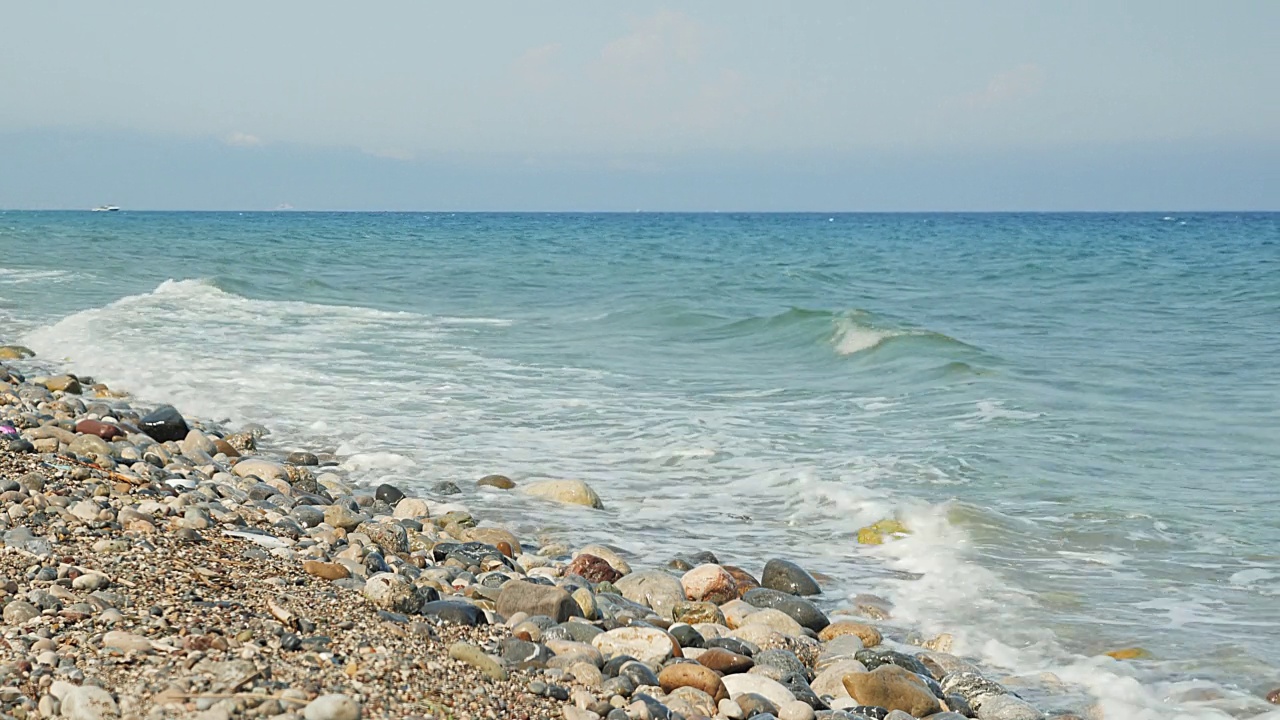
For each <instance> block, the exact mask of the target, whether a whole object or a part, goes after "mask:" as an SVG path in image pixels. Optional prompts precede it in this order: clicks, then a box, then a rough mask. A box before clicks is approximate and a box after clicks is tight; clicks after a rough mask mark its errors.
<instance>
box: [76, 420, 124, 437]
mask: <svg viewBox="0 0 1280 720" xmlns="http://www.w3.org/2000/svg"><path fill="white" fill-rule="evenodd" d="M76 432H78V433H80V434H81V435H97V436H98V437H100V438H102V439H103V440H114V439H115V438H117V437H120V436H121V435H124V431H123V430H121V429H120V428H118V427H116V426H115V425H109V424H107V423H104V422H98V421H97V420H81V421H80V422H78V423H76Z"/></svg>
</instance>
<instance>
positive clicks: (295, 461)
mask: <svg viewBox="0 0 1280 720" xmlns="http://www.w3.org/2000/svg"><path fill="white" fill-rule="evenodd" d="M284 461H285V462H287V463H289V464H290V465H302V466H306V467H314V466H316V465H319V464H320V458H318V457H316V456H315V454H314V453H309V452H305V451H303V450H297V451H294V452H291V453H289V455H288V456H287V457H285V459H284Z"/></svg>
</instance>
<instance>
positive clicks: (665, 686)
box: [658, 662, 729, 702]
mask: <svg viewBox="0 0 1280 720" xmlns="http://www.w3.org/2000/svg"><path fill="white" fill-rule="evenodd" d="M658 684H659V685H660V686H662V691H663V692H667V693H669V692H671V691H672V690H675V689H676V688H681V687H692V688H696V689H698V690H701V691H702V692H704V693H706V694H707V695H709V696H711V698H712V699H713V700H715V701H716V702H720V701H721V700H723V699H724V698H727V697H729V691H728V690H727V689H725V686H724V683H723V682H722V681H721V680H720V676H719V675H718V674H716V672H715V670H712V669H711V668H709V667H706V666H703V665H699V664H697V663H688V662H681V663H675V664H673V665H668V666H666V667H664V668H662V672H660V673H658Z"/></svg>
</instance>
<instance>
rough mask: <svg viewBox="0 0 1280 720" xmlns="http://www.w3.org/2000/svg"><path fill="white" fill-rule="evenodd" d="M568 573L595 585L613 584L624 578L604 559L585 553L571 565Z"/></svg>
mask: <svg viewBox="0 0 1280 720" xmlns="http://www.w3.org/2000/svg"><path fill="white" fill-rule="evenodd" d="M568 572H570V573H572V574H574V575H580V576H582V577H583V578H585V579H587V580H589V581H590V582H593V583H601V582H610V583H611V582H613V581H615V580H617V579H618V578H620V577H622V573H620V572H618V571H617V570H614V569H613V566H611V565H610V564H609V563H608V562H607V561H605V559H604V558H600V557H596V556H595V555H588V554H586V553H583V554H581V555H579V556H578V557H576V558H574V559H573V562H572V563H569V568H568Z"/></svg>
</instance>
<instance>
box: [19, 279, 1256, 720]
mask: <svg viewBox="0 0 1280 720" xmlns="http://www.w3.org/2000/svg"><path fill="white" fill-rule="evenodd" d="M494 320H498V319H494ZM490 327H492V328H498V329H500V328H501V327H503V323H502V322H501V321H498V322H490V321H488V320H484V319H482V320H479V321H477V322H474V323H471V322H454V321H452V320H441V319H439V318H433V317H429V316H424V315H420V314H414V313H405V312H385V311H379V310H371V309H365V308H351V307H337V306H327V305H316V304H310V303H303V302H290V301H262V300H252V299H248V298H243V297H240V296H237V295H234V294H231V293H226V292H223V291H222V290H220V289H218V288H217V287H216V286H214V285H213V284H211V283H209V282H206V281H200V280H179V281H168V282H165V283H163V284H161V285H160V286H159V287H157V288H156V290H155V291H153V292H151V293H146V294H143V295H137V296H131V297H127V298H123V299H121V300H119V301H117V302H114V303H112V304H110V305H107V306H105V307H102V308H97V309H93V310H87V311H84V312H80V313H76V314H74V315H72V316H70V317H67V318H64V319H63V320H61V321H59V322H57V323H55V324H53V325H51V326H48V327H45V328H41V329H38V330H36V331H34V332H32V333H30V334H29V335H28V336H27V337H26V338H25V340H26V344H29V345H31V346H32V347H33V348H34V349H36V351H37V352H38V353H40V354H41V355H43V356H47V357H68V358H70V361H71V366H72V369H73V370H75V371H77V372H82V373H86V374H92V375H95V376H98V377H99V378H101V379H103V380H105V381H107V382H109V383H111V384H113V385H118V386H122V387H125V388H128V389H130V390H132V391H134V392H135V393H136V394H138V395H139V396H140V397H141V398H143V399H144V400H149V401H153V402H157V401H166V402H174V403H175V404H176V405H178V407H179V408H180V409H181V410H183V411H184V412H188V413H192V414H195V415H199V416H203V417H224V416H226V415H228V414H230V415H231V416H232V417H233V419H234V420H236V421H237V422H245V421H257V422H264V423H266V424H268V425H270V426H272V427H273V428H275V429H277V430H278V431H280V432H279V433H278V435H277V436H273V437H281V438H286V439H287V441H288V442H293V441H294V440H295V439H296V441H297V445H299V446H308V447H315V448H321V447H326V446H327V447H329V448H333V449H335V450H336V451H337V452H339V453H340V454H343V455H347V456H349V457H347V460H346V466H345V469H346V470H348V471H350V472H351V473H352V474H353V476H354V477H356V478H357V479H360V480H363V481H366V482H373V481H377V480H382V479H387V480H394V479H399V480H402V481H404V482H406V483H409V484H410V485H417V486H419V487H421V486H422V485H424V484H427V483H429V482H430V481H433V480H435V479H458V478H464V477H471V478H472V479H474V478H475V477H478V476H479V475H481V474H487V473H489V472H503V471H506V470H507V469H508V468H519V469H521V470H523V471H524V473H525V476H526V477H527V476H532V475H535V474H537V475H540V476H547V477H580V478H583V479H586V480H588V481H589V482H593V483H599V485H600V486H601V487H602V488H607V489H608V496H607V497H606V506H607V508H608V509H607V510H606V511H604V512H601V513H589V514H584V513H577V514H574V515H573V516H572V518H573V520H572V523H565V524H566V525H572V526H573V527H575V528H577V527H581V528H583V530H582V532H583V533H584V534H585V535H587V536H592V535H594V536H595V537H599V536H600V534H601V533H608V534H609V535H610V536H611V537H614V538H617V541H618V543H619V544H621V545H623V546H624V547H625V548H626V549H628V550H630V551H632V552H636V553H638V554H641V555H643V554H644V553H646V552H658V551H660V550H664V549H665V551H669V549H670V543H672V542H685V543H687V545H688V548H686V549H689V548H696V547H698V546H700V545H703V544H704V543H707V542H709V541H710V539H711V538H714V543H715V546H716V547H717V548H719V547H731V548H734V549H735V552H737V553H739V555H738V557H735V558H734V560H736V561H739V562H741V563H747V562H750V563H754V564H755V565H756V566H758V565H759V563H761V562H762V561H763V560H764V559H766V558H767V557H769V556H773V555H775V554H778V553H779V552H782V551H783V550H784V549H787V548H789V549H791V550H792V551H795V552H804V553H806V557H807V558H811V561H812V562H813V564H814V566H815V568H817V569H822V570H824V571H829V572H833V571H838V572H857V571H858V570H859V568H860V567H861V565H860V564H858V563H857V562H855V561H856V560H857V559H859V558H864V557H869V558H875V559H878V560H879V561H880V562H881V563H883V565H877V566H876V567H874V568H867V569H866V570H865V571H866V572H868V573H877V572H882V570H881V568H887V569H888V570H889V571H892V573H895V575H891V576H889V577H885V576H883V575H876V576H875V577H876V580H875V584H874V586H873V591H875V592H878V593H884V594H886V595H888V596H889V597H890V598H891V599H892V600H893V601H894V603H895V617H896V618H898V619H899V620H901V621H904V622H907V623H913V624H918V625H919V626H920V627H922V628H923V629H924V630H925V631H926V632H930V633H934V632H950V633H952V634H953V635H954V636H955V638H956V649H957V650H958V651H959V652H961V653H972V654H974V655H976V656H977V657H979V658H980V659H982V660H983V661H984V662H985V663H987V664H988V665H990V666H992V667H994V668H997V669H1000V668H1003V669H1005V670H1006V671H1010V672H1021V673H1038V672H1042V671H1044V672H1053V673H1055V674H1057V675H1058V676H1059V677H1061V678H1062V679H1063V680H1065V681H1067V682H1068V683H1072V684H1074V685H1076V686H1079V687H1083V688H1085V690H1086V691H1087V692H1088V694H1089V696H1090V697H1092V698H1093V699H1094V700H1096V702H1097V703H1098V705H1099V706H1100V707H1101V708H1102V709H1103V711H1104V713H1105V715H1104V716H1105V717H1107V718H1134V719H1136V720H1148V719H1150V720H1155V718H1161V719H1162V720H1163V719H1164V718H1184V719H1186V720H1192V719H1194V720H1209V719H1217V718H1224V717H1226V715H1224V714H1223V712H1222V711H1221V709H1216V708H1210V707H1197V706H1194V704H1192V703H1172V702H1169V701H1166V699H1165V697H1164V695H1165V694H1166V693H1167V688H1165V687H1164V686H1162V685H1159V684H1158V683H1155V684H1153V683H1145V684H1144V681H1142V680H1141V679H1140V678H1136V677H1133V676H1132V675H1130V674H1127V673H1129V672H1130V668H1128V667H1127V666H1125V665H1123V664H1119V663H1116V662H1115V661H1112V660H1110V659H1109V658H1085V657H1081V656H1078V655H1073V654H1071V653H1069V652H1067V651H1065V650H1064V649H1062V647H1061V645H1060V643H1059V641H1058V639H1057V638H1056V637H1055V636H1054V635H1053V633H1052V632H1051V631H1050V630H1049V629H1048V628H1047V627H1044V626H1043V625H1038V624H1036V623H1035V622H1033V621H1032V620H1030V619H1032V618H1036V617H1039V616H1042V615H1043V612H1042V610H1041V609H1040V608H1038V607H1037V602H1038V601H1037V598H1035V597H1034V596H1032V595H1031V594H1030V593H1029V592H1028V591H1026V590H1023V589H1020V588H1019V587H1016V586H1014V585H1011V584H1010V583H1009V582H1008V581H1007V580H1006V579H1005V578H1002V577H1001V576H1000V575H999V574H997V573H996V572H994V571H992V570H988V569H986V568H985V567H983V566H981V565H979V564H978V563H977V562H975V561H974V557H973V553H974V550H973V540H972V538H971V537H970V535H969V533H968V532H967V531H966V530H965V529H964V528H963V527H961V526H958V525H955V524H953V523H951V522H950V521H949V520H948V514H949V512H950V510H951V509H952V508H951V507H950V506H948V505H946V504H943V505H931V504H928V503H924V502H921V501H914V500H910V499H906V498H903V497H901V496H899V495H897V494H895V493H894V492H892V491H891V490H889V489H886V485H887V484H888V483H886V482H884V481H886V480H890V479H894V478H899V477H902V475H903V473H904V468H906V469H909V470H910V473H911V477H912V478H913V479H915V480H920V479H928V478H930V477H932V475H931V473H932V474H934V475H937V481H939V482H940V481H943V480H955V479H956V478H954V477H951V476H950V475H948V473H947V472H945V471H942V470H939V469H938V468H933V469H932V470H929V468H931V467H932V466H931V465H930V464H929V462H928V459H929V458H928V457H927V455H928V454H927V453H926V454H925V455H926V457H925V458H924V459H921V458H918V457H917V458H901V457H898V456H894V455H890V454H886V453H880V454H875V453H872V452H866V453H864V454H850V455H849V456H843V457H841V458H840V467H841V474H840V475H838V476H833V475H832V473H831V472H830V469H829V468H824V467H820V466H819V465H817V464H816V463H813V464H811V463H808V462H807V457H808V456H807V455H806V452H807V449H808V447H809V446H807V445H805V444H804V441H805V439H806V438H805V433H806V432H808V431H810V430H817V431H821V430H825V429H826V428H825V427H824V423H823V420H824V418H823V417H821V416H820V415H819V416H815V417H814V418H813V419H812V426H811V427H810V428H804V429H802V430H800V431H796V432H795V433H794V434H795V435H796V437H790V436H789V435H790V433H791V428H789V427H788V428H786V429H785V430H776V429H775V430H772V431H762V430H761V429H760V428H759V427H757V423H756V421H755V419H754V418H753V417H751V416H750V412H751V411H753V410H755V411H764V410H767V411H773V408H775V407H776V405H777V404H778V403H784V402H786V399H785V396H783V395H781V394H779V393H778V392H775V391H767V392H755V393H752V392H738V393H736V394H735V393H733V392H732V391H730V392H726V393H721V394H720V395H718V396H717V397H716V400H715V401H714V402H703V401H700V400H697V399H691V398H689V397H687V396H685V395H684V394H683V393H680V392H678V391H674V392H672V393H664V392H662V390H661V389H660V388H657V389H655V388H652V387H645V388H643V389H642V390H638V391H631V392H626V393H623V392H621V391H619V390H618V389H617V387H616V386H613V385H609V384H607V382H606V380H607V378H605V377H604V376H603V374H602V373H600V372H599V371H588V370H575V369H572V368H561V367H556V368H546V367H539V366H533V365H527V364H522V363H519V362H516V361H514V360H512V359H510V358H507V357H503V356H500V355H496V354H493V353H489V354H485V353H482V352H480V351H479V350H477V349H475V348H473V347H470V346H468V345H466V344H464V343H463V342H462V339H463V338H460V336H459V334H460V333H461V334H470V333H475V332H482V331H483V329H484V328H490ZM886 337H889V334H888V333H886V332H883V331H878V330H874V329H871V328H867V327H865V326H863V325H859V324H858V323H856V322H854V321H853V320H852V319H847V322H846V320H845V319H842V320H840V321H838V322H837V335H836V336H835V337H834V338H833V345H834V346H835V348H836V349H837V351H838V352H842V353H844V354H847V353H856V352H860V351H863V350H866V349H869V348H872V347H875V346H876V345H878V344H879V343H881V342H883V340H884V339H885V338H886ZM727 397H734V399H735V401H736V402H735V403H732V404H729V403H724V402H722V399H723V398H727ZM903 402H905V401H904V399H902V398H892V397H867V398H863V399H862V400H859V401H851V402H849V403H848V405H847V406H848V407H850V408H858V407H859V406H861V408H862V410H863V411H873V412H883V411H887V410H891V409H893V408H894V407H895V406H896V405H898V404H899V403H903ZM988 402H989V403H990V404H988V405H985V406H984V405H982V404H981V403H980V404H979V406H978V407H977V409H976V411H975V412H973V413H972V415H973V417H975V418H982V417H994V416H1000V415H1001V414H1002V413H1006V415H1003V416H1004V417H1009V418H1010V419H1020V420H1022V419H1027V417H1026V416H1025V415H1026V414H1023V415H1017V413H1019V412H1020V411H1016V410H1009V409H1007V408H1003V407H1002V405H1001V404H1000V401H998V400H991V401H988ZM762 409H763V410H762ZM1007 413H1014V415H1007ZM867 422H875V420H868V421H867ZM665 459H673V460H674V462H672V463H670V464H665V463H664V465H663V468H662V470H663V471H665V472H670V473H671V475H670V476H668V477H665V478H663V479H662V481H661V487H662V492H654V488H655V486H656V485H657V482H656V480H655V475H654V473H655V471H656V470H655V469H656V468H657V466H658V465H659V463H663V461H664V460H665ZM655 460H656V461H658V462H655ZM930 481H931V482H932V480H930ZM504 498H505V500H504V503H503V505H504V506H506V507H507V510H506V511H507V512H508V513H509V514H508V516H507V519H508V520H509V521H510V522H512V523H513V524H514V526H515V527H516V529H517V531H522V532H525V533H533V532H537V531H541V530H542V529H543V525H542V524H540V523H551V524H553V525H554V524H556V522H557V521H556V517H557V516H556V515H555V514H554V513H555V512H557V510H555V509H551V508H547V507H545V506H540V505H532V504H522V503H535V502H536V501H533V500H529V499H527V498H523V496H521V495H519V494H509V495H504ZM530 508H536V509H537V510H538V511H537V512H531V511H530ZM562 512H563V511H562ZM893 515H897V516H899V517H901V518H902V519H903V520H904V521H905V522H906V524H907V525H908V527H910V528H911V529H912V533H911V534H910V535H908V536H906V537H903V538H901V539H898V540H894V541H892V542H889V543H886V544H884V545H882V546H877V547H859V546H857V545H856V544H854V542H853V540H852V535H853V532H854V531H855V530H856V528H858V527H861V526H863V525H866V524H870V523H872V522H875V521H876V520H879V519H881V518H884V517H887V516H893ZM673 526H678V527H682V528H686V529H687V530H688V531H689V532H690V533H691V535H693V536H692V537H690V538H687V539H672V538H671V533H670V528H671V527H673ZM694 533H701V534H700V535H695V534H694ZM832 537H838V538H842V539H840V540H837V541H835V542H833V541H832ZM762 538H763V539H764V542H762ZM784 539H785V540H784ZM784 541H785V542H788V543H791V544H790V545H789V546H788V545H783V544H782V543H783V542H784ZM654 559H657V560H663V559H665V558H654ZM1064 560H1070V561H1075V562H1082V563H1084V564H1095V561H1098V562H1097V564H1100V565H1102V566H1111V567H1114V566H1118V565H1121V564H1123V560H1122V558H1120V557H1119V556H1116V557H1110V556H1107V555H1106V554H1105V553H1098V554H1094V555H1093V556H1092V557H1074V558H1073V557H1070V556H1069V555H1066V556H1064ZM1265 579H1266V578H1264V577H1262V576H1261V575H1259V574H1257V573H1253V574H1245V575H1241V576H1240V579H1239V582H1241V583H1246V582H1247V583H1256V582H1260V581H1262V580H1265ZM1151 609H1152V610H1153V611H1156V612H1163V613H1166V614H1168V613H1179V612H1185V611H1186V609H1185V608H1183V609H1178V608H1174V607H1168V608H1164V607H1161V608H1156V607H1153V608H1151ZM1193 610H1195V611H1198V609H1194V608H1193ZM1205 612H1208V613H1211V612H1212V609H1211V608H1210V609H1208V610H1206V611H1205ZM1203 615H1204V613H1201V614H1200V615H1199V616H1198V618H1199V619H1203ZM1182 617H1184V616H1181V615H1179V616H1178V619H1181V618H1182ZM1186 617H1189V618H1190V619H1189V620H1188V621H1187V622H1191V621H1197V616H1194V615H1193V616H1186ZM1174 620H1175V618H1173V617H1172V616H1170V621H1174ZM1241 702H1243V701H1241ZM1219 705H1221V703H1219Z"/></svg>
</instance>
